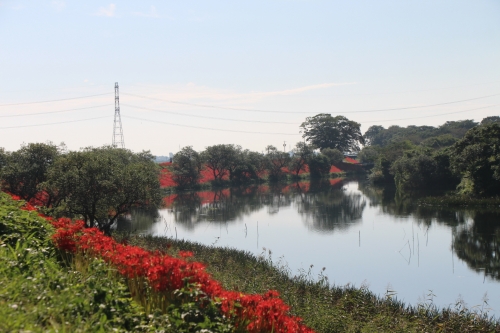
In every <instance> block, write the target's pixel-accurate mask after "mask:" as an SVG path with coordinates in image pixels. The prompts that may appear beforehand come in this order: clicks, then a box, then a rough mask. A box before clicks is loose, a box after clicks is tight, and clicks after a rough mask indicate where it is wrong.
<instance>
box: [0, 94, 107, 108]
mask: <svg viewBox="0 0 500 333" xmlns="http://www.w3.org/2000/svg"><path fill="white" fill-rule="evenodd" d="M110 94H111V93H104V94H96V95H87V96H80V97H71V98H61V99H51V100H47V101H37V102H25V103H11V104H0V107H1V106H14V105H26V104H40V103H51V102H61V101H69V100H73V99H82V98H89V97H95V96H104V95H110Z"/></svg>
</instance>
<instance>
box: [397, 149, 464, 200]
mask: <svg viewBox="0 0 500 333" xmlns="http://www.w3.org/2000/svg"><path fill="white" fill-rule="evenodd" d="M392 170H393V172H394V181H395V183H396V186H397V187H398V189H400V190H417V189H440V190H446V189H453V188H455V187H456V186H457V184H458V183H459V179H458V178H457V177H456V176H454V175H453V173H452V172H451V170H450V158H449V152H447V151H439V152H435V153H433V152H432V151H431V150H430V149H429V148H426V149H422V148H420V149H415V150H411V151H407V152H405V153H404V156H403V157H401V158H399V159H398V160H396V162H394V164H393V165H392Z"/></svg>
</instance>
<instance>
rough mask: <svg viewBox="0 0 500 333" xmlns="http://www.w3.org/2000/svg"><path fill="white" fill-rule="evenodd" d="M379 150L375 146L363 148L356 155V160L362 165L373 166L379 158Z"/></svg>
mask: <svg viewBox="0 0 500 333" xmlns="http://www.w3.org/2000/svg"><path fill="white" fill-rule="evenodd" d="M379 154H380V153H379V149H378V147H376V146H364V147H363V149H361V151H360V152H359V153H358V160H359V161H360V162H361V163H363V164H370V165H374V164H375V162H376V161H377V160H378V157H379Z"/></svg>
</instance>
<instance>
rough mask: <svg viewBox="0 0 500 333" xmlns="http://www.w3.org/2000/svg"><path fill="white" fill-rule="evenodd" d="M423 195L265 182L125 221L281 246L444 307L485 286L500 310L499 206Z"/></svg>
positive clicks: (235, 242)
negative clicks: (434, 201)
mask: <svg viewBox="0 0 500 333" xmlns="http://www.w3.org/2000/svg"><path fill="white" fill-rule="evenodd" d="M417 198H418V195H417V194H408V193H406V194H405V193H403V194H402V193H397V192H396V191H394V190H390V189H389V190H388V189H381V188H376V187H373V186H370V185H369V184H367V183H365V182H363V181H359V180H356V181H350V180H342V179H331V180H327V181H321V182H312V183H309V182H298V183H294V184H288V185H273V186H267V185H260V186H250V187H245V188H231V189H224V190H219V191H201V192H191V193H179V194H174V195H169V196H167V197H165V198H164V201H165V206H166V207H167V208H166V209H164V210H162V211H160V213H161V214H160V216H161V218H162V219H163V222H164V223H163V222H162V223H154V222H155V221H156V222H158V220H159V217H158V212H144V211H135V212H133V214H132V217H131V219H130V218H129V219H124V220H120V222H119V227H120V225H121V226H122V227H127V228H131V229H134V230H137V231H138V232H141V233H154V234H155V235H168V236H171V237H177V234H178V233H179V238H188V239H191V240H193V241H198V242H201V243H204V244H207V245H208V244H215V243H214V239H216V242H218V243H217V244H218V245H220V246H230V247H236V248H239V249H242V250H245V251H254V253H255V254H259V253H260V251H261V250H262V246H266V247H272V248H273V252H275V253H280V254H283V255H284V256H285V258H286V259H287V261H288V262H289V263H290V265H291V267H293V269H299V268H300V267H302V266H301V265H302V264H303V263H310V262H312V261H313V260H316V262H315V263H318V264H321V265H322V266H325V267H328V268H329V269H330V268H334V269H335V272H334V273H333V274H332V276H331V277H332V278H333V279H334V280H335V281H336V283H340V284H344V283H348V282H349V283H350V282H352V281H353V280H354V281H355V282H357V283H358V284H359V283H361V282H362V281H363V280H365V279H367V280H368V281H370V283H373V285H375V286H378V289H377V287H375V289H374V291H375V292H377V293H382V294H383V292H384V291H385V290H386V289H383V288H384V287H386V286H387V283H388V282H389V283H394V284H396V285H397V292H398V296H401V297H403V298H406V299H408V300H412V299H413V298H412V297H414V298H415V299H413V301H415V302H416V301H417V299H416V297H417V296H419V295H421V293H422V292H425V291H427V290H428V289H431V288H432V290H433V291H434V292H435V293H436V294H437V295H439V297H440V302H441V303H439V306H447V305H449V304H452V303H453V302H454V301H455V300H456V298H457V296H458V295H459V294H462V295H463V296H464V299H468V300H470V302H472V304H478V303H477V301H476V300H474V297H476V296H475V295H476V294H477V293H479V294H480V295H479V297H481V296H482V295H483V294H484V292H485V291H486V292H488V293H493V294H492V298H491V299H490V305H491V306H493V307H495V308H496V310H495V311H496V313H497V314H500V301H498V300H500V285H499V284H498V281H499V280H500V259H499V258H500V249H499V243H500V208H498V207H497V208H494V209H490V208H488V209H485V210H474V209H470V208H467V207H465V208H463V209H452V208H444V207H432V206H423V205H419V204H418V200H416V199H417ZM259 222H260V224H259ZM221 227H222V228H221ZM162 229H164V230H162ZM222 229H225V230H226V232H225V233H224V232H222V233H221V230H222ZM306 229H307V230H306ZM129 230H130V229H129ZM174 230H175V231H174ZM339 234H342V236H340V237H339ZM429 235H430V236H429ZM333 238H335V239H334V241H332V240H333ZM361 239H363V241H361ZM297 244H307V246H306V247H303V248H300V249H297V246H296V245H297ZM340 253H342V255H335V254H340ZM332 254H333V255H332ZM401 256H403V259H404V261H402V260H401ZM353 263H354V264H353ZM472 271H474V272H477V273H479V275H478V274H474V273H473V274H469V272H472ZM483 275H484V276H483ZM486 278H488V279H487V281H486ZM409 281H411V282H409ZM489 282H491V283H489ZM483 283H484V284H483ZM471 286H474V287H471ZM381 288H382V289H381ZM479 289H480V290H481V292H479V291H478V290H479ZM415 293H418V295H417V296H415ZM493 299H496V301H494V300H493Z"/></svg>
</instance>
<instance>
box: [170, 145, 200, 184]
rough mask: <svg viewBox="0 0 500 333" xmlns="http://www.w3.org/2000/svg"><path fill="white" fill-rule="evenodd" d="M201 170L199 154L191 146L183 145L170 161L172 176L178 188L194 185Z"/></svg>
mask: <svg viewBox="0 0 500 333" xmlns="http://www.w3.org/2000/svg"><path fill="white" fill-rule="evenodd" d="M201 170H202V159H201V156H200V154H199V153H198V152H197V151H195V150H194V149H193V147H191V146H187V147H184V148H182V149H181V151H179V152H178V153H177V154H175V155H174V160H173V162H172V173H173V177H172V178H173V180H174V181H175V182H176V183H177V186H178V187H179V188H185V187H192V186H196V185H197V184H198V180H199V179H200V178H201V175H200V172H201Z"/></svg>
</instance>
